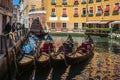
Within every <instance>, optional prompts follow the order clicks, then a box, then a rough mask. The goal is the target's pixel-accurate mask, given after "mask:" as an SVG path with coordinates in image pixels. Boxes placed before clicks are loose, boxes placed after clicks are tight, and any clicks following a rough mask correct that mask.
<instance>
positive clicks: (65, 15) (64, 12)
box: [62, 8, 67, 17]
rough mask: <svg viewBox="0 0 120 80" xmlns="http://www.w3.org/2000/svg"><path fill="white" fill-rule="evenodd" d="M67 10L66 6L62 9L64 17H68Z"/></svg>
mask: <svg viewBox="0 0 120 80" xmlns="http://www.w3.org/2000/svg"><path fill="white" fill-rule="evenodd" d="M66 13H67V12H66V8H63V11H62V14H63V15H62V17H67V14H66Z"/></svg>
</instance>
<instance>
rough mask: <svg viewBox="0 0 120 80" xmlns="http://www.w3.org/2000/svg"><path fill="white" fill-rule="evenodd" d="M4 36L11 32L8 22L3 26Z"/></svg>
mask: <svg viewBox="0 0 120 80" xmlns="http://www.w3.org/2000/svg"><path fill="white" fill-rule="evenodd" d="M4 31H5V34H8V33H9V32H10V31H11V24H10V22H8V23H7V24H6V25H5V30H4Z"/></svg>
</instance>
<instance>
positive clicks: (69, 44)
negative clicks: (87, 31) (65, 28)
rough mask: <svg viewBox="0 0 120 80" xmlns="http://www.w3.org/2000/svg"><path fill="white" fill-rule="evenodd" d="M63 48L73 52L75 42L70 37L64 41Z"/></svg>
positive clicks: (66, 51)
mask: <svg viewBox="0 0 120 80" xmlns="http://www.w3.org/2000/svg"><path fill="white" fill-rule="evenodd" d="M63 50H64V51H65V53H68V52H72V50H73V43H72V42H71V41H70V39H67V41H66V42H65V43H63Z"/></svg>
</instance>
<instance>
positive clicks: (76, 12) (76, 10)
mask: <svg viewBox="0 0 120 80" xmlns="http://www.w3.org/2000/svg"><path fill="white" fill-rule="evenodd" d="M74 17H78V8H74Z"/></svg>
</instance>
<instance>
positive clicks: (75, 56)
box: [65, 47, 93, 65]
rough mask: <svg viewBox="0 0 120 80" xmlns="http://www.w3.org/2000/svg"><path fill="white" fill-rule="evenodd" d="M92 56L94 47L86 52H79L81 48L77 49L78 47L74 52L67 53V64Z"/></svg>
mask: <svg viewBox="0 0 120 80" xmlns="http://www.w3.org/2000/svg"><path fill="white" fill-rule="evenodd" d="M92 56H93V47H91V49H89V50H88V52H86V53H82V52H79V50H78V51H77V49H76V50H75V51H74V52H72V53H68V54H65V58H66V61H67V64H69V65H72V64H76V63H80V62H82V61H85V60H88V59H89V58H91V57H92Z"/></svg>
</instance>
